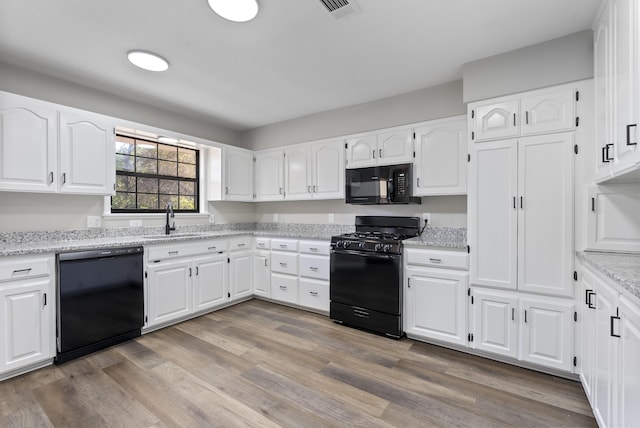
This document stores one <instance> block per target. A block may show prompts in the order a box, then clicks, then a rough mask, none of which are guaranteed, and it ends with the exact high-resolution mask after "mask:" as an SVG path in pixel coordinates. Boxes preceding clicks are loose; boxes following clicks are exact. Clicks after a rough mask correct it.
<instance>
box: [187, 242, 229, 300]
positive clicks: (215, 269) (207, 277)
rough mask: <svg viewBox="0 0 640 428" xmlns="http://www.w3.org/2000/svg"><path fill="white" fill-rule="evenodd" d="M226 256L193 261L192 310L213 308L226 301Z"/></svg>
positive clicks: (205, 257) (221, 255)
mask: <svg viewBox="0 0 640 428" xmlns="http://www.w3.org/2000/svg"><path fill="white" fill-rule="evenodd" d="M228 264H229V263H228V262H227V256H226V255H225V254H224V253H219V254H216V255H207V256H201V257H196V258H195V259H193V273H192V275H193V310H194V311H195V312H197V311H202V310H205V309H209V308H213V307H215V306H218V305H220V304H222V303H224V302H226V301H227V281H228V276H227V265H228Z"/></svg>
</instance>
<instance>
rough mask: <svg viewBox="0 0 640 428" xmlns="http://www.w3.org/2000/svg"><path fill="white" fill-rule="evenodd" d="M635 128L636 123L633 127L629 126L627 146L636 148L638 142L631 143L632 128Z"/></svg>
mask: <svg viewBox="0 0 640 428" xmlns="http://www.w3.org/2000/svg"><path fill="white" fill-rule="evenodd" d="M635 127H636V124H635V123H634V124H632V125H627V146H635V145H637V144H638V143H637V142H635V143H632V142H631V128H635Z"/></svg>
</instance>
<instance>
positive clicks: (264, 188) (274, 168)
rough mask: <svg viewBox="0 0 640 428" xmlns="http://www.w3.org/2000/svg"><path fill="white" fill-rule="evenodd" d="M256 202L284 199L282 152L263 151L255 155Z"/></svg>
mask: <svg viewBox="0 0 640 428" xmlns="http://www.w3.org/2000/svg"><path fill="white" fill-rule="evenodd" d="M255 158H256V162H255V178H256V182H255V189H256V201H281V200H282V199H284V173H283V165H284V163H283V162H284V152H283V151H282V150H264V151H259V152H256V154H255Z"/></svg>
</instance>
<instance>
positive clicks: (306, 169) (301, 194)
mask: <svg viewBox="0 0 640 428" xmlns="http://www.w3.org/2000/svg"><path fill="white" fill-rule="evenodd" d="M311 165H312V164H311V147H310V145H308V144H300V145H296V146H292V147H289V148H286V149H285V150H284V180H285V193H286V196H285V199H294V200H301V199H311V198H312V197H313V184H312V178H313V177H312V172H311Z"/></svg>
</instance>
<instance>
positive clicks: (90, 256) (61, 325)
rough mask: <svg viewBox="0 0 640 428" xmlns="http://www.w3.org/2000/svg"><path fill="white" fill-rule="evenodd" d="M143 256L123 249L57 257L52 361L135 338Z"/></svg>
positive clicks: (141, 304) (139, 250)
mask: <svg viewBox="0 0 640 428" xmlns="http://www.w3.org/2000/svg"><path fill="white" fill-rule="evenodd" d="M142 255H143V247H124V248H108V249H101V250H91V251H76V252H69V253H60V254H58V255H57V256H56V264H57V273H58V287H57V303H58V311H57V355H56V358H55V362H56V363H63V362H65V361H69V360H71V359H74V358H77V357H80V356H82V355H86V354H88V353H91V352H94V351H97V350H99V349H103V348H106V347H108V346H111V345H115V344H116V343H120V342H123V341H125V340H128V339H131V338H134V337H137V336H140V333H141V329H142V326H143V325H144V291H143V281H144V280H143V257H142Z"/></svg>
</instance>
